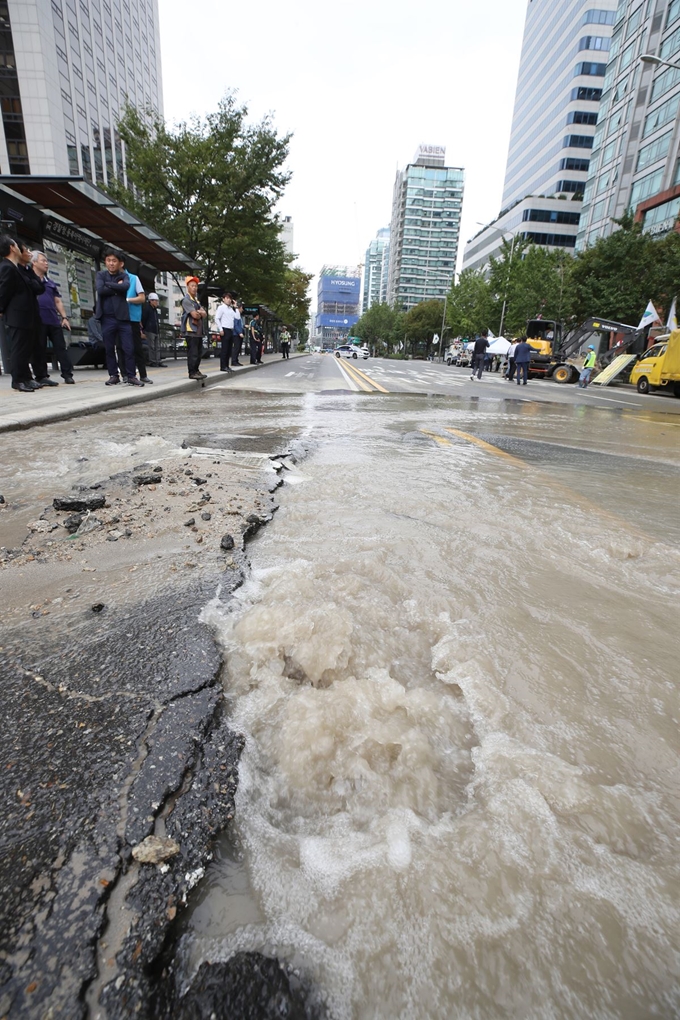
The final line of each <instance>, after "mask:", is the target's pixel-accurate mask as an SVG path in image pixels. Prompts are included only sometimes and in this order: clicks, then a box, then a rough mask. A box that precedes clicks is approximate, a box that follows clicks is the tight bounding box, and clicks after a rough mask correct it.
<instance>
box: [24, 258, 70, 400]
mask: <svg viewBox="0 0 680 1020" xmlns="http://www.w3.org/2000/svg"><path fill="white" fill-rule="evenodd" d="M31 262H32V263H33V272H34V273H35V275H36V276H37V277H38V278H39V279H40V280H42V282H43V283H44V284H45V290H44V293H42V294H39V295H38V309H39V311H40V329H41V331H42V347H43V350H44V349H45V348H46V345H47V341H48V340H50V342H51V344H52V350H53V351H54V355H55V357H56V359H57V362H58V363H59V369H60V371H61V374H62V377H63V380H64V382H65V383H73V382H74V379H73V363H72V362H71V357H70V355H69V353H68V348H67V346H66V340H65V339H64V329H68V330H70V329H71V324H70V322H69V321H68V318H67V317H66V309H65V308H64V303H63V301H62V300H61V294H60V293H59V288H58V287H57V285H56V283H54V282H53V281H52V280H50V279H49V277H48V275H47V271H48V270H49V268H50V264H49V262H48V261H47V256H46V255H45V253H44V252H42V251H34V252H33V253H32V254H31Z"/></svg>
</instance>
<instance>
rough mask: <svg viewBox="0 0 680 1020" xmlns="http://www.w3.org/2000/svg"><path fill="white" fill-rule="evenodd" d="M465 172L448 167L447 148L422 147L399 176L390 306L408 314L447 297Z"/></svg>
mask: <svg viewBox="0 0 680 1020" xmlns="http://www.w3.org/2000/svg"><path fill="white" fill-rule="evenodd" d="M464 181H465V172H464V171H463V170H462V169H461V168H460V167H450V166H446V149H445V148H444V147H442V146H439V145H421V146H420V148H419V149H418V151H417V152H416V154H415V157H414V159H413V162H412V163H409V164H408V166H407V167H406V168H405V169H404V170H399V171H398V172H397V177H396V180H395V183H394V197H393V201H392V222H391V224H390V259H389V272H388V284H387V301H388V304H390V305H393V306H395V307H397V308H399V309H400V310H402V309H403V310H404V311H407V310H408V309H409V308H413V306H414V305H417V304H419V303H420V302H421V301H427V300H428V299H430V298H444V296H445V295H446V294H447V293H448V291H449V288H450V286H451V280H452V279H453V275H454V273H455V270H456V260H457V258H458V239H459V235H460V214H461V207H462V205H463V188H464Z"/></svg>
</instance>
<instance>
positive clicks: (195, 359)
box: [181, 276, 208, 382]
mask: <svg viewBox="0 0 680 1020" xmlns="http://www.w3.org/2000/svg"><path fill="white" fill-rule="evenodd" d="M200 282H201V281H200V280H199V278H198V277H197V276H187V277H186V279H185V280H184V285H185V287H186V289H187V293H186V294H185V295H184V298H183V299H182V326H181V335H182V336H183V337H184V338H185V339H186V343H187V370H188V372H189V378H190V379H196V380H197V381H198V382H200V381H201V380H202V379H207V378H208V377H207V376H206V375H205V374H204V373H203V372H201V358H202V357H203V337H204V335H205V320H206V318H207V315H208V313H207V312H206V310H205V308H203V307H202V306H201V305H200V304H199V301H198V298H197V294H198V285H199V283H200Z"/></svg>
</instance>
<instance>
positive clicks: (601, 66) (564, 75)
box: [463, 0, 617, 268]
mask: <svg viewBox="0 0 680 1020" xmlns="http://www.w3.org/2000/svg"><path fill="white" fill-rule="evenodd" d="M616 6H617V0H560V2H559V3H555V0H529V2H528V4H527V13H526V21H525V26H524V38H523V42H522V54H521V58H520V66H519V73H518V77H517V90H516V94H515V107H514V112H513V119H512V129H511V134H510V145H509V150H508V161H507V166H506V171H505V184H504V187H503V198H502V206H501V208H502V212H501V213H500V215H499V220H502V222H500V223H499V222H496V223H495V224H493V225H490V227H489V235H488V237H484V236H483V234H484V232H482V235H481V236H480V235H477V237H475V238H474V239H473V241H471V242H468V245H467V246H466V250H465V256H464V260H463V268H468V267H470V266H471V265H473V264H475V265H479V252H480V250H484V253H485V255H486V259H487V262H488V257H490V255H493V254H497V253H498V250H499V249H500V246H501V244H502V234H503V232H504V233H505V236H506V237H508V238H509V237H510V236H511V235H512V233H513V232H519V233H522V234H527V235H528V236H530V237H531V240H533V241H534V243H536V244H543V245H546V246H547V247H551V248H552V247H567V248H573V247H574V246H575V244H576V235H577V232H578V220H577V221H576V224H575V223H574V221H573V219H574V215H577V216H578V215H579V214H580V211H581V199H582V196H583V192H584V189H585V185H586V181H587V179H588V172H589V170H590V157H591V153H592V148H593V136H594V134H595V130H596V125H597V120H598V112H599V108H600V100H601V96H602V88H603V85H604V76H605V71H606V64H607V58H608V55H609V48H610V45H611V34H612V29H613V25H614V21H615V19H616ZM555 197H557V198H558V199H559V200H560V201H562V202H569V214H570V215H569V216H567V217H566V219H565V217H564V216H559V215H558V213H559V210H558V209H557V208H551V200H552V199H553V198H555ZM520 204H522V207H521V209H519V210H517V213H518V214H519V215H518V216H517V215H516V216H515V217H514V219H516V220H517V223H518V224H519V225H520V226H519V228H518V230H517V231H515V226H516V224H511V223H510V222H509V221H508V220H507V219H504V217H506V218H507V216H508V214H509V213H510V212H511V211H512V210H513V208H514V207H516V206H518V205H520ZM525 213H526V214H527V216H528V217H529V222H532V219H531V217H532V216H539V219H538V220H537V221H536V222H546V223H549V224H550V229H535V228H533V227H532V228H531V229H530V230H528V231H527V230H526V229H525V227H524V223H525V222H526V220H525V219H524V214H525ZM540 217H547V219H545V220H544V221H542V220H541V219H540ZM510 219H513V217H510ZM499 228H500V230H501V233H499ZM508 230H510V233H508ZM531 235H534V236H531ZM487 242H488V243H487ZM470 246H472V247H474V248H475V251H474V252H473V253H472V254H470V253H469V251H468V249H469V248H470Z"/></svg>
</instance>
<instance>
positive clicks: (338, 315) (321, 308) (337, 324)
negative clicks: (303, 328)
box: [315, 266, 361, 344]
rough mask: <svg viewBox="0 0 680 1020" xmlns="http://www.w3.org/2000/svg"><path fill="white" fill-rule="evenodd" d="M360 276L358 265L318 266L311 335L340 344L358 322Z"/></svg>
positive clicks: (327, 341)
mask: <svg viewBox="0 0 680 1020" xmlns="http://www.w3.org/2000/svg"><path fill="white" fill-rule="evenodd" d="M360 297H361V276H360V270H359V267H358V266H322V267H321V272H320V273H319V284H318V290H317V307H316V329H315V335H316V336H317V337H320V338H321V340H322V341H324V342H325V343H327V344H331V343H336V342H338V341H342V340H343V339H344V338H346V337H348V336H349V335H350V332H351V329H352V326H354V325H356V323H357V322H358V321H359V308H360Z"/></svg>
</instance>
